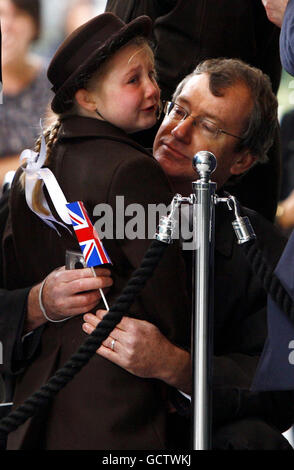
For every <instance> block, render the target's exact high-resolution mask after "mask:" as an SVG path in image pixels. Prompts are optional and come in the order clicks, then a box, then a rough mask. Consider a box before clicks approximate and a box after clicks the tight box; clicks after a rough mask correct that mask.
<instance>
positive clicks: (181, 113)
mask: <svg viewBox="0 0 294 470" xmlns="http://www.w3.org/2000/svg"><path fill="white" fill-rule="evenodd" d="M164 111H165V113H166V114H167V115H168V117H169V119H172V120H174V121H181V120H182V119H185V117H186V116H187V112H186V110H185V109H184V108H182V107H181V106H179V105H178V104H176V103H173V102H172V101H168V102H167V103H166V104H165V109H164Z"/></svg>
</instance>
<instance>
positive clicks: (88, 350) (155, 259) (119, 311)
mask: <svg viewBox="0 0 294 470" xmlns="http://www.w3.org/2000/svg"><path fill="white" fill-rule="evenodd" d="M167 246H168V245H167V244H165V243H162V242H160V241H157V240H154V241H153V242H152V243H151V245H150V247H149V249H148V251H147V253H146V254H145V256H144V259H143V261H142V264H141V266H140V268H138V269H137V270H136V271H135V272H134V274H133V276H132V278H131V279H130V280H129V282H128V284H127V285H126V287H125V288H124V289H123V290H122V293H121V294H120V296H119V297H118V299H117V301H116V302H115V304H114V305H113V306H112V307H111V308H110V310H109V312H108V313H107V314H106V315H105V317H104V318H103V320H102V321H101V322H100V323H99V325H97V327H96V329H95V330H94V331H93V332H92V333H91V335H90V336H89V337H88V338H87V339H86V340H85V342H84V343H83V344H82V345H81V346H80V347H79V348H78V350H77V351H76V352H75V353H74V354H73V355H72V356H71V357H70V359H69V360H68V361H67V362H66V363H65V365H64V366H63V367H62V368H61V369H59V370H57V372H56V373H55V375H54V376H52V377H51V378H50V379H49V381H48V382H47V383H46V384H45V385H43V386H42V387H41V388H40V389H39V390H37V391H36V392H34V393H33V394H32V395H31V396H30V397H29V398H27V400H25V402H24V403H23V404H22V405H20V406H19V407H18V408H16V409H15V410H13V411H12V412H11V413H9V415H8V416H6V417H5V418H3V419H2V420H1V421H0V435H2V436H3V435H6V434H9V433H10V432H12V431H14V430H15V429H17V428H18V427H19V426H20V425H21V424H23V423H24V422H25V421H26V420H27V419H28V418H30V417H31V416H33V415H34V414H36V412H37V411H38V410H39V409H40V408H43V407H44V406H46V405H47V404H48V402H49V401H50V400H51V399H52V398H53V397H54V396H55V395H56V394H57V393H58V392H59V391H60V390H61V389H62V388H64V387H65V385H66V384H67V383H69V382H70V381H71V380H72V379H73V378H74V377H75V376H76V374H77V373H78V372H79V371H80V370H81V369H82V368H83V367H84V366H85V365H86V364H87V363H88V362H89V360H90V359H91V357H92V356H93V355H94V354H95V352H96V350H97V349H98V348H99V347H100V345H101V344H102V342H103V341H104V340H105V339H106V338H107V337H108V336H109V334H110V333H111V331H112V330H113V329H114V328H115V327H116V325H117V324H118V323H119V322H120V321H121V319H122V317H123V316H124V315H125V314H126V313H127V312H128V310H129V308H130V306H131V305H132V303H133V301H134V299H135V298H136V296H137V295H138V294H139V293H140V291H141V290H142V289H143V287H144V286H145V284H146V282H147V281H148V279H149V278H150V277H151V275H152V273H153V271H154V269H155V268H156V266H157V264H158V263H159V261H160V259H161V257H162V255H163V253H164V251H165V249H166V247H167Z"/></svg>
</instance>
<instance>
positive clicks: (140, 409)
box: [4, 13, 188, 449]
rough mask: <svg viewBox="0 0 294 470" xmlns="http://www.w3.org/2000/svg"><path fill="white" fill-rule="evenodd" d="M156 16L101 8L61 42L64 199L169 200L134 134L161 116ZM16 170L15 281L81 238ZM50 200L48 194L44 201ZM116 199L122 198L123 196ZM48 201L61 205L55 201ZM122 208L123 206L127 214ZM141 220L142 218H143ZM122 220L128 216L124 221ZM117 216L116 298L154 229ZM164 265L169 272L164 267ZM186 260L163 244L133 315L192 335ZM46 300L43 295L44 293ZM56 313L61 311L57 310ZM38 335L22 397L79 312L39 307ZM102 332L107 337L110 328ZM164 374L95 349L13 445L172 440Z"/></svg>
mask: <svg viewBox="0 0 294 470" xmlns="http://www.w3.org/2000/svg"><path fill="white" fill-rule="evenodd" d="M150 31H151V22H150V20H149V18H147V17H140V18H137V19H136V20H134V21H132V22H131V23H129V24H128V25H125V24H124V23H123V22H122V21H121V20H119V19H118V18H117V17H116V16H114V15H112V14H110V13H105V14H102V15H100V16H98V17H96V18H94V19H92V20H90V21H89V22H87V23H86V24H84V25H83V26H81V27H80V28H78V29H77V30H76V31H74V32H73V33H72V34H71V35H70V36H69V37H68V38H67V39H66V40H65V41H64V43H63V44H62V45H61V46H60V48H59V49H58V51H57V52H56V54H55V56H54V57H53V59H52V61H51V64H50V66H49V69H48V77H49V80H50V81H51V83H52V84H53V91H54V93H55V96H54V98H53V101H52V109H53V111H54V112H55V113H57V114H58V119H57V121H56V123H55V124H54V125H53V126H52V128H51V129H50V130H48V131H47V132H46V133H45V135H46V141H47V160H46V162H45V165H46V166H48V167H49V168H50V169H51V170H52V172H53V173H54V174H55V176H56V178H57V180H58V182H59V184H60V186H61V188H62V190H63V192H64V194H65V196H66V198H67V200H68V201H76V200H82V201H83V202H84V204H85V206H86V208H87V210H88V213H89V214H90V215H92V214H93V212H94V214H95V206H96V205H97V204H99V203H107V204H109V206H110V207H111V208H112V210H113V215H114V220H115V215H116V213H117V212H119V211H120V210H121V209H120V208H119V207H118V206H117V205H116V200H117V199H116V196H118V195H119V196H121V197H123V198H124V207H125V208H127V206H128V205H129V204H134V203H137V204H140V205H141V206H143V208H144V210H145V214H147V211H148V205H149V204H158V203H160V202H161V203H165V204H166V205H167V206H168V205H169V203H170V201H171V198H172V194H171V191H170V187H169V184H168V182H167V180H166V178H165V175H164V174H163V172H162V170H161V168H160V167H159V166H158V164H157V163H156V162H155V160H153V158H152V155H150V154H149V153H148V152H147V151H146V150H145V149H144V148H143V147H141V146H140V145H138V144H136V143H135V142H134V141H133V140H132V138H131V134H132V133H133V132H136V131H138V130H141V129H145V128H148V127H150V126H152V125H154V123H155V121H156V115H157V111H158V102H159V89H158V86H157V84H156V81H155V72H154V62H153V56H152V52H151V50H150V47H149V46H148V43H147V40H146V38H147V37H148V36H149V34H150ZM21 173H22V170H21V169H20V170H19V171H18V173H17V176H16V178H15V181H14V183H13V187H12V191H11V200H10V209H11V214H10V219H11V220H10V221H9V223H8V224H7V227H6V233H5V237H4V252H5V272H4V277H5V280H6V285H7V287H9V288H10V289H14V288H17V287H18V286H21V287H23V286H24V285H31V284H32V283H36V282H39V281H40V280H41V279H43V277H44V276H45V275H46V274H47V273H49V272H50V271H52V269H54V268H55V267H57V266H59V265H62V264H64V257H65V251H66V249H75V250H77V249H78V245H77V242H76V241H75V238H74V237H72V236H71V235H70V234H69V233H68V231H67V230H64V229H62V228H61V229H60V230H61V231H62V232H61V233H62V236H61V237H59V236H58V234H57V233H56V231H55V230H53V229H52V228H48V226H47V225H46V224H44V222H43V221H42V220H41V218H40V217H38V216H36V214H34V213H33V212H32V211H31V210H30V209H29V208H28V206H27V204H26V200H25V195H24V191H23V189H22V188H21V185H20V182H19V179H20V177H21ZM47 202H48V204H49V206H50V204H51V203H50V200H48V201H47ZM120 202H121V198H120ZM32 204H33V209H34V211H35V212H36V213H37V215H39V216H42V214H45V213H46V207H44V204H43V199H42V191H41V186H40V184H37V185H36V186H35V189H34V194H33V197H32ZM51 209H52V211H54V208H53V207H52V205H51ZM122 215H123V214H122ZM143 219H144V220H142V223H145V218H143ZM122 228H123V227H122ZM122 228H121V227H119V226H117V225H116V222H114V227H113V233H112V234H110V235H109V237H108V239H106V240H104V241H103V243H104V245H105V248H106V250H107V252H108V254H109V256H110V258H111V260H112V262H113V278H114V285H115V287H114V289H113V290H112V292H111V295H109V297H108V300H109V302H110V303H112V302H113V300H114V299H115V298H116V297H117V295H118V293H119V292H120V291H121V289H122V287H123V286H124V285H125V284H126V282H127V280H128V278H129V277H130V276H131V273H132V271H133V270H134V269H135V268H137V267H138V266H139V265H140V263H141V260H142V257H143V255H144V253H145V251H146V250H147V248H148V246H149V241H148V239H135V240H128V239H127V237H126V236H125V234H124V230H122ZM167 273H168V276H169V279H168V284H167V281H166V274H167ZM186 305H187V304H186V294H185V288H184V276H183V266H182V263H181V260H180V257H179V253H178V248H177V246H176V245H174V246H172V247H170V248H169V250H168V254H167V255H166V256H165V257H164V258H163V260H162V261H161V263H160V265H159V266H158V267H157V269H156V273H155V275H154V277H153V278H152V280H151V281H150V282H149V283H148V285H147V286H146V288H145V289H144V291H143V293H142V295H141V296H140V298H138V299H137V301H136V302H135V304H134V305H133V307H132V312H130V315H132V316H136V317H137V318H142V319H146V320H147V319H148V320H149V321H151V322H153V323H155V324H156V325H157V326H158V327H159V328H160V329H161V331H162V332H164V333H165V334H166V335H167V336H168V337H169V338H170V339H171V340H172V341H176V342H177V343H178V344H182V345H184V344H186V341H187V330H188V328H187V310H186ZM44 307H45V309H46V305H44ZM52 320H54V318H52ZM41 323H43V324H44V325H45V326H43V332H42V336H41V343H40V347H39V349H38V352H37V354H35V356H34V360H33V361H31V362H30V363H29V364H28V367H27V369H26V370H25V372H24V373H23V374H22V376H21V378H20V379H19V380H18V383H17V387H16V393H15V399H14V402H15V404H18V403H19V402H22V401H23V400H24V398H25V397H26V396H27V394H28V393H30V392H33V391H34V390H35V389H37V388H39V386H40V385H41V383H43V381H45V380H47V379H48V377H49V376H50V375H52V373H53V372H54V371H55V370H56V368H58V367H60V366H61V365H62V364H63V363H64V362H65V360H67V359H68V358H69V356H70V355H71V354H72V353H73V352H74V351H75V350H76V349H77V347H78V346H79V345H80V344H81V342H82V341H83V339H84V337H85V334H84V333H83V331H82V323H83V321H82V318H81V316H80V315H79V316H76V317H74V318H72V319H71V320H69V321H66V322H64V323H53V322H50V321H45V319H44V318H43V320H42V321H40V324H41ZM107 344H108V345H109V347H112V345H113V340H112V339H111V338H108V340H107ZM164 396H165V394H164V393H163V385H161V384H159V383H157V382H156V381H155V380H146V379H142V378H138V377H134V376H132V375H131V374H129V373H128V372H126V371H124V370H122V369H120V368H119V367H117V366H115V365H113V364H112V363H110V362H108V361H106V360H105V359H103V358H101V357H98V356H97V357H95V358H93V360H92V361H91V362H90V363H89V364H88V365H87V367H85V368H84V369H83V370H82V371H81V372H80V373H79V375H78V376H77V377H76V378H75V379H74V380H73V381H72V382H71V383H70V384H68V385H67V387H65V388H64V389H63V390H62V391H61V392H60V393H59V395H58V396H57V397H56V399H55V400H54V402H53V404H52V406H51V408H50V410H47V414H46V416H43V417H42V420H41V421H42V431H41V429H40V416H38V415H37V416H36V417H34V418H33V419H32V420H31V421H30V422H29V424H27V425H26V426H24V427H22V428H20V429H19V430H17V431H16V432H14V433H12V434H11V435H10V437H9V441H8V448H9V449H19V448H32V447H34V448H37V447H39V448H45V449H162V448H164V447H165V441H166V431H165V429H166V406H165V400H164Z"/></svg>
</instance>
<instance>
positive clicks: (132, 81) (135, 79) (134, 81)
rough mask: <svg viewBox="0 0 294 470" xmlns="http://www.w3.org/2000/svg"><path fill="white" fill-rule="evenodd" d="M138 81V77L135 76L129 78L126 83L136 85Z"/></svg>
mask: <svg viewBox="0 0 294 470" xmlns="http://www.w3.org/2000/svg"><path fill="white" fill-rule="evenodd" d="M138 81H139V77H138V75H135V76H134V77H131V78H130V79H129V80H128V83H131V84H132V83H137V82H138Z"/></svg>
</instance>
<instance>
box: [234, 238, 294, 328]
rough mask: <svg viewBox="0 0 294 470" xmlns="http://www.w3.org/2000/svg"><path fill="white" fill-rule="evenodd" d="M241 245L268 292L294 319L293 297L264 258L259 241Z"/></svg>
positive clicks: (293, 319)
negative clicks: (258, 244)
mask: <svg viewBox="0 0 294 470" xmlns="http://www.w3.org/2000/svg"><path fill="white" fill-rule="evenodd" d="M241 246H242V248H243V251H244V253H245V255H246V257H247V259H248V261H249V263H250V265H251V268H252V271H253V272H254V273H255V274H256V275H257V277H258V278H259V280H260V282H261V284H262V286H263V287H264V289H265V290H266V292H267V293H268V294H270V295H271V297H272V299H273V300H274V301H275V302H276V304H277V305H278V307H279V308H280V309H281V310H282V311H283V312H284V313H285V314H286V315H287V316H288V317H289V318H290V319H291V320H292V321H294V302H293V300H292V297H291V296H290V295H289V294H288V292H287V291H286V289H285V288H284V286H283V284H282V283H281V281H280V279H279V278H278V277H277V276H276V274H275V273H274V269H273V268H271V267H270V266H269V265H268V263H267V262H266V260H265V259H264V255H263V253H262V251H261V250H260V249H259V248H258V246H257V243H256V242H254V241H251V242H249V243H244V244H243V245H241Z"/></svg>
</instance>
